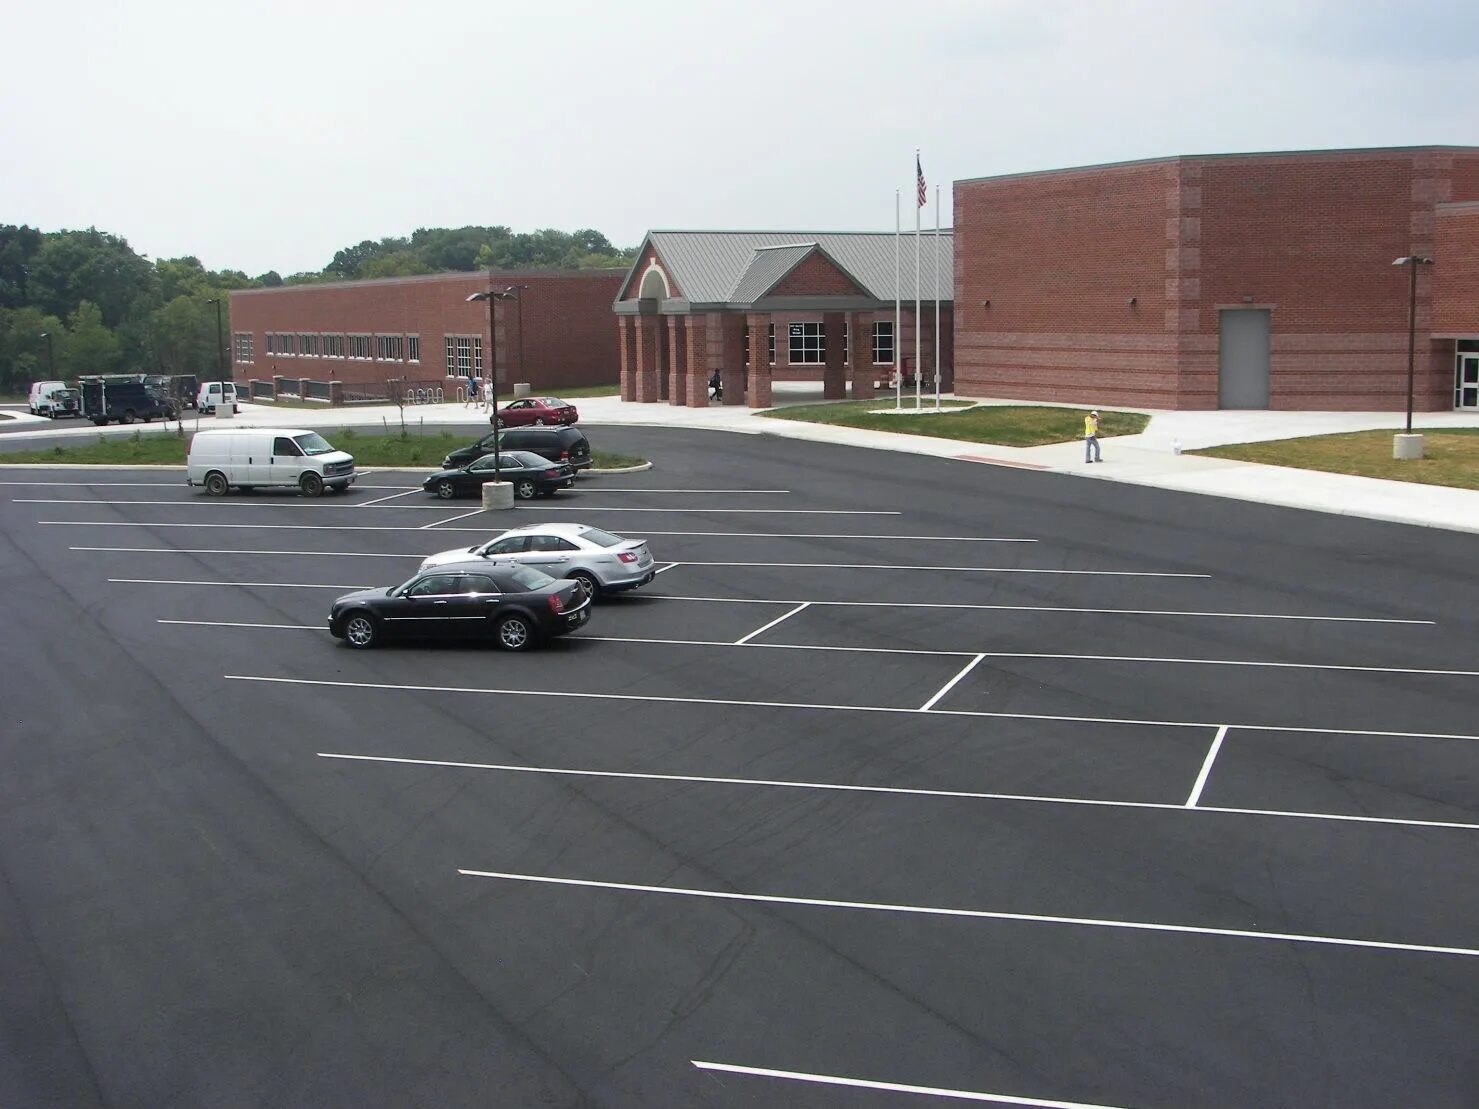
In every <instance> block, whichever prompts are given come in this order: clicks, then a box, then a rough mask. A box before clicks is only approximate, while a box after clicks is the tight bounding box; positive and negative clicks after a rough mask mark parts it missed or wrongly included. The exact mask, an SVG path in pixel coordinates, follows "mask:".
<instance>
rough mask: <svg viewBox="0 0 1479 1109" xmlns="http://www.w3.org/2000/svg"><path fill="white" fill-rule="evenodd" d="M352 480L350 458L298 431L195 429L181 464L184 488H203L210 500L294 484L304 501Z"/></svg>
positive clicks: (316, 436) (319, 438)
mask: <svg viewBox="0 0 1479 1109" xmlns="http://www.w3.org/2000/svg"><path fill="white" fill-rule="evenodd" d="M356 476H357V475H356V474H355V472H354V456H353V455H351V454H346V453H345V452H344V451H341V450H336V449H335V448H334V447H333V446H332V445H330V443H329V442H328V441H327V440H326V439H324V437H323V436H322V435H320V434H319V433H318V432H316V431H306V430H304V429H302V428H288V427H272V428H242V429H241V430H240V431H238V430H236V429H234V428H233V429H230V430H227V429H222V430H219V431H216V430H211V431H197V432H196V433H195V437H194V438H193V439H191V440H190V454H189V457H188V458H187V459H186V463H185V484H186V485H190V486H195V485H203V486H205V491H206V492H207V493H208V494H210V495H211V496H212V497H224V496H225V495H226V493H227V491H228V490H229V489H230V488H231V487H232V486H235V487H236V488H238V489H253V488H255V487H257V486H259V485H290V486H297V488H298V489H299V490H300V491H301V492H302V494H303V495H304V496H305V497H317V496H320V495H321V494H322V493H323V491H324V490H325V489H332V490H335V491H338V490H343V489H348V488H349V487H350V486H351V485H353V484H354V479H355V477H356Z"/></svg>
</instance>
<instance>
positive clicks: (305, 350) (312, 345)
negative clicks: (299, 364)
mask: <svg viewBox="0 0 1479 1109" xmlns="http://www.w3.org/2000/svg"><path fill="white" fill-rule="evenodd" d="M298 353H299V354H301V355H302V356H303V357H304V358H317V357H318V336H317V335H307V334H304V333H302V332H299V333H298Z"/></svg>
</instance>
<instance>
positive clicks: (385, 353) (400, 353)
mask: <svg viewBox="0 0 1479 1109" xmlns="http://www.w3.org/2000/svg"><path fill="white" fill-rule="evenodd" d="M405 350H406V345H405V341H404V340H403V339H402V338H401V337H400V336H399V335H376V336H375V357H376V358H378V359H379V360H380V361H381V362H404V361H405Z"/></svg>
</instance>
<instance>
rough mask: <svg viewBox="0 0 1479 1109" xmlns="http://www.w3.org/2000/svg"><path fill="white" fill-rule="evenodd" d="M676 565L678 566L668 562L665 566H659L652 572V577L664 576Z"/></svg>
mask: <svg viewBox="0 0 1479 1109" xmlns="http://www.w3.org/2000/svg"><path fill="white" fill-rule="evenodd" d="M676 565H678V564H677V563H676V562H669V563H668V564H667V565H666V566H659V567H658V568H657V569H656V570H654V571H652V576H653V577H657V575H658V574H666V573H667V572H668V571H669V570H671V569H672V568H673V567H674V566H676Z"/></svg>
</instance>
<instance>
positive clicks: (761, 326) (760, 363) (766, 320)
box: [725, 312, 780, 408]
mask: <svg viewBox="0 0 1479 1109" xmlns="http://www.w3.org/2000/svg"><path fill="white" fill-rule="evenodd" d="M745 318H746V319H747V320H748V321H749V324H750V366H749V375H748V379H747V381H746V386H745V403H746V404H748V405H749V406H750V407H751V408H769V407H770V358H769V357H768V351H767V347H768V345H769V343H768V337H769V334H770V313H769V312H752V313H751V314H750V315H749V316H747V317H745ZM777 341H779V337H777ZM776 355H777V357H779V355H780V351H779V350H777V351H776ZM725 399H726V400H727V399H728V398H727V397H726V398H725Z"/></svg>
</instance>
